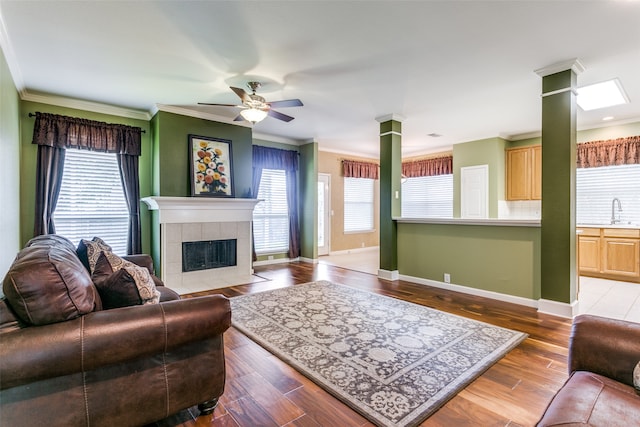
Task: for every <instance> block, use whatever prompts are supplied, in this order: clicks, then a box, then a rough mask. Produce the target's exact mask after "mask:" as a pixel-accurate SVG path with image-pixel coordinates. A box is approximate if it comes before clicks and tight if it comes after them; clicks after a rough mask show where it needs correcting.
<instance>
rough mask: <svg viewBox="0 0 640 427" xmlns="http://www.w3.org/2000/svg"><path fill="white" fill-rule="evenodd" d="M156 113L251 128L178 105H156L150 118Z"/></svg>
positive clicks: (247, 124) (222, 117)
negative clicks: (161, 112) (162, 112)
mask: <svg viewBox="0 0 640 427" xmlns="http://www.w3.org/2000/svg"><path fill="white" fill-rule="evenodd" d="M158 111H164V112H165V113H174V114H180V115H181V116H188V117H195V118H196V119H205V120H211V121H213V122H220V123H227V124H230V125H235V126H242V127H247V128H251V127H252V126H251V124H250V123H248V122H246V121H244V120H243V121H241V122H240V121H238V122H236V121H234V120H233V119H230V118H229V117H225V116H219V115H217V114H212V113H206V112H204V111H198V110H193V109H191V108H188V107H183V106H179V105H167V104H156V105H155V108H153V109H152V110H151V116H152V117H153V116H155V115H156V113H157V112H158Z"/></svg>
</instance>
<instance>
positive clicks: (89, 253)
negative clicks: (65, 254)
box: [76, 237, 112, 274]
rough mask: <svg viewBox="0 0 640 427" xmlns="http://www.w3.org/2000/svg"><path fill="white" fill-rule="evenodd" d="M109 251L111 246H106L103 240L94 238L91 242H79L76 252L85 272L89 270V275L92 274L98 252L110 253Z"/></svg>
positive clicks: (83, 240)
mask: <svg viewBox="0 0 640 427" xmlns="http://www.w3.org/2000/svg"><path fill="white" fill-rule="evenodd" d="M111 250H112V249H111V246H109V245H107V244H106V243H105V241H104V240H102V239H101V238H99V237H94V238H93V239H91V240H85V239H82V240H80V243H79V244H78V249H77V251H76V252H77V254H78V258H80V261H82V263H83V264H84V266H85V267H86V268H87V270H89V274H93V270H94V269H95V268H96V261H98V257H99V256H100V252H102V251H106V252H111Z"/></svg>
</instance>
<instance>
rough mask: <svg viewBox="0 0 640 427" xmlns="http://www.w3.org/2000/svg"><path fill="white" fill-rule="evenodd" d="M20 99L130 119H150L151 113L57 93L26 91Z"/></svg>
mask: <svg viewBox="0 0 640 427" xmlns="http://www.w3.org/2000/svg"><path fill="white" fill-rule="evenodd" d="M20 99H22V100H23V101H30V102H39V103H41V104H49V105H55V106H58V107H66V108H75V109H77V110H83V111H92V112H94V113H101V114H109V115H112V116H119V117H127V118H129V119H136V120H144V121H149V120H150V119H151V114H149V112H148V111H142V110H134V109H132V108H124V107H117V106H115V105H109V104H102V103H99V102H93V101H83V100H80V99H74V98H66V97H64V96H57V95H40V94H34V93H29V92H28V91H26V90H25V91H24V94H21V96H20Z"/></svg>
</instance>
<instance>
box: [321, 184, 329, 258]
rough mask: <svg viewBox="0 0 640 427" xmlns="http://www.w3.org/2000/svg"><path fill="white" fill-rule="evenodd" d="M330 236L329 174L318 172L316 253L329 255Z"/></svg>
mask: <svg viewBox="0 0 640 427" xmlns="http://www.w3.org/2000/svg"><path fill="white" fill-rule="evenodd" d="M330 236H331V175H329V174H327V173H319V174H318V255H329V249H330Z"/></svg>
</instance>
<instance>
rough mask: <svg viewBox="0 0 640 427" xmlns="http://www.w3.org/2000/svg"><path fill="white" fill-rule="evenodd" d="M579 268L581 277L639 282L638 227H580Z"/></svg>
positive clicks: (639, 247)
mask: <svg viewBox="0 0 640 427" xmlns="http://www.w3.org/2000/svg"><path fill="white" fill-rule="evenodd" d="M581 230H582V233H581V234H580V235H579V237H578V242H579V250H578V254H579V260H578V265H579V270H580V274H581V275H583V276H593V277H602V278H605V279H614V280H623V281H631V282H640V230H639V229H625V228H581Z"/></svg>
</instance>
